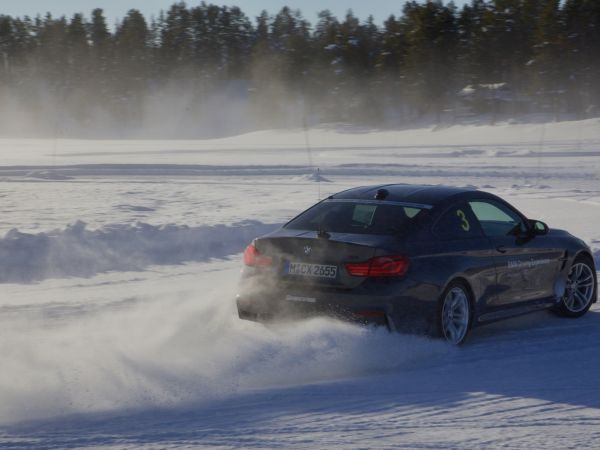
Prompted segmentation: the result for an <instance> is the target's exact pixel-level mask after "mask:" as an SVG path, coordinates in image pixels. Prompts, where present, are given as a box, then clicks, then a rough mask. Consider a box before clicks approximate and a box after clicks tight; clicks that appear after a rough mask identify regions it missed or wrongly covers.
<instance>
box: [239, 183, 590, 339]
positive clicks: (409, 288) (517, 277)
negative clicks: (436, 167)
mask: <svg viewBox="0 0 600 450" xmlns="http://www.w3.org/2000/svg"><path fill="white" fill-rule="evenodd" d="M244 263H245V268H244V271H243V276H242V281H241V283H240V292H239V295H238V298H237V306H238V312H239V315H240V317H241V318H242V319H248V320H257V321H268V320H276V319H285V318H294V317H307V316H311V315H320V314H326V315H331V316H335V317H339V318H343V319H346V320H352V321H357V322H361V323H365V324H377V325H384V326H387V327H388V328H390V329H392V330H401V331H408V332H427V333H430V334H433V335H437V336H441V337H444V338H445V339H447V340H448V341H450V342H452V343H454V344H460V343H462V342H463V341H464V340H465V338H466V336H467V334H468V332H469V330H470V329H471V328H472V327H474V326H477V325H479V324H483V323H486V322H491V321H495V320H499V319H503V318H506V317H510V316H515V315H519V314H523V313H527V312H532V311H536V310H540V309H545V308H550V309H552V310H553V311H555V312H556V313H557V314H559V315H561V316H566V317H579V316H582V315H583V314H585V313H586V312H587V310H588V309H589V308H590V306H591V304H592V303H593V302H596V299H597V284H596V269H595V266H594V260H593V257H592V252H591V251H590V249H589V247H588V246H587V245H586V244H585V243H584V242H583V241H582V240H581V239H578V238H576V237H574V236H572V235H571V234H569V233H568V232H566V231H563V230H555V229H549V228H548V226H547V225H546V224H544V223H543V222H541V221H537V220H530V219H527V218H526V217H525V216H524V215H523V214H521V213H520V212H519V211H517V210H516V209H515V208H514V207H512V206H511V205H509V204H508V203H507V202H505V201H504V200H502V199H500V198H499V197H497V196H495V195H492V194H490V193H487V192H482V191H479V190H475V189H466V188H453V187H446V186H411V185H383V186H367V187H358V188H354V189H350V190H347V191H344V192H340V193H338V194H335V195H333V196H331V197H329V198H327V199H325V200H323V201H321V202H319V203H317V204H316V205H314V206H313V207H311V208H309V209H308V210H306V211H304V212H303V213H301V214H300V215H299V216H297V217H296V218H294V219H292V220H291V221H290V222H288V223H287V224H286V225H284V226H283V227H282V228H281V229H279V230H277V231H275V232H273V233H271V234H269V235H266V236H263V237H260V238H257V239H256V240H254V242H252V244H250V245H249V246H248V248H247V249H246V252H245V254H244Z"/></svg>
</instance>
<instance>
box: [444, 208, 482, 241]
mask: <svg viewBox="0 0 600 450" xmlns="http://www.w3.org/2000/svg"><path fill="white" fill-rule="evenodd" d="M433 232H434V233H435V235H436V236H438V237H439V238H440V239H446V240H454V239H469V238H473V237H481V236H482V232H481V228H480V227H479V223H478V222H477V219H476V218H475V216H474V215H473V212H472V211H471V207H470V206H469V205H468V204H466V203H459V204H457V205H454V206H452V207H451V208H450V209H448V210H447V211H446V212H445V213H444V214H442V216H441V217H440V219H439V220H438V221H437V223H436V224H435V226H434V228H433Z"/></svg>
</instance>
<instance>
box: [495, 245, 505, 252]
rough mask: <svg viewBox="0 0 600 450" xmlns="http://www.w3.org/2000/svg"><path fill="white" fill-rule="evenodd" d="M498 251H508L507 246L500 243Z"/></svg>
mask: <svg viewBox="0 0 600 450" xmlns="http://www.w3.org/2000/svg"><path fill="white" fill-rule="evenodd" d="M496 251H498V252H500V253H506V247H505V246H504V245H499V246H498V247H496Z"/></svg>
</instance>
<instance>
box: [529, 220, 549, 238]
mask: <svg viewBox="0 0 600 450" xmlns="http://www.w3.org/2000/svg"><path fill="white" fill-rule="evenodd" d="M529 229H530V230H531V234H533V235H534V236H543V235H545V234H548V231H549V228H548V225H546V224H545V223H544V222H542V221H541V220H529Z"/></svg>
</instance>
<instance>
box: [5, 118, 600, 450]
mask: <svg viewBox="0 0 600 450" xmlns="http://www.w3.org/2000/svg"><path fill="white" fill-rule="evenodd" d="M307 143H308V145H309V146H310V148H311V152H308V151H307ZM316 168H319V170H320V172H319V173H320V176H322V177H323V178H324V179H323V180H322V181H321V182H317V181H316V180H317V178H318V177H317V176H316ZM388 182H400V183H425V184H438V183H442V184H449V185H458V186H465V185H472V186H477V187H479V188H481V189H483V190H487V191H490V192H493V193H495V194H498V195H500V196H502V197H504V198H506V199H507V200H509V201H510V202H511V203H513V204H514V205H515V206H517V207H518V208H520V209H521V211H523V212H524V213H525V214H526V215H528V216H529V217H531V218H536V219H541V220H544V221H546V222H547V223H548V224H549V225H550V227H557V228H565V229H567V230H569V231H571V232H572V233H574V234H576V235H578V236H580V237H581V238H583V239H585V240H586V241H587V242H588V243H589V244H590V246H591V247H592V249H593V250H594V252H595V257H596V261H597V263H599V262H600V226H599V223H600V120H599V119H589V120H585V121H579V122H562V123H551V124H529V125H516V124H513V125H510V124H503V125H497V126H493V127H491V126H455V127H450V128H446V129H439V130H432V129H420V130H404V131H393V132H392V131H378V130H366V129H365V130H360V129H352V128H344V127H339V128H337V129H336V128H322V129H311V130H310V131H309V132H308V133H305V132H304V131H303V130H290V131H261V132H255V133H251V134H247V135H243V136H236V137H231V138H226V139H218V140H209V141H77V140H11V139H0V212H1V214H0V354H1V355H2V370H1V371H0V448H2V449H12V448H29V449H43V448H52V449H55V448H85V447H94V448H148V449H150V448H197V447H207V448H282V447H284V448H389V449H397V448H461V449H467V448H490V447H502V448H535V449H546V448H556V449H565V448H599V447H600V386H599V384H598V383H599V380H600V350H599V349H598V347H599V346H600V305H598V304H596V305H594V306H593V307H592V310H591V311H590V312H589V313H588V314H587V315H586V316H585V317H584V318H582V319H579V320H566V319H560V318H557V317H554V316H552V315H551V314H549V313H545V312H544V313H538V314H534V315H530V316H526V317H521V318H517V319H513V320H510V321H505V322H501V323H498V324H494V325H490V326H487V327H483V328H480V329H477V330H475V331H474V332H473V333H472V335H471V337H470V338H469V340H468V342H467V344H466V345H465V346H464V347H462V348H459V349H455V348H452V347H450V346H448V345H446V344H444V343H442V342H439V341H434V340H430V339H427V338H424V337H416V336H403V335H392V334H389V333H387V332H386V331H384V330H372V329H364V328H360V327H356V326H352V325H348V324H344V323H338V322H335V321H332V320H330V319H316V320H309V321H304V322H300V323H295V324H286V325H280V326H275V327H269V328H265V327H263V326H262V325H259V324H255V323H249V322H243V321H240V320H239V319H238V318H237V315H236V311H235V305H234V296H235V290H236V283H237V278H238V276H239V270H240V267H241V252H242V251H243V249H244V247H245V245H246V244H247V243H249V242H250V241H251V240H252V238H253V237H255V236H257V235H260V234H264V233H265V232H268V231H270V230H272V229H274V228H275V227H277V226H278V225H279V224H281V223H283V222H285V221H286V220H288V219H289V218H290V217H292V216H294V215H295V214H296V213H297V212H299V211H301V210H302V209H304V208H306V207H308V206H310V205H311V204H313V203H314V202H315V201H316V200H317V199H318V198H323V197H324V196H327V195H329V194H330V193H334V192H337V191H340V190H342V189H345V188H349V187H353V186H358V185H364V184H376V183H388Z"/></svg>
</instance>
